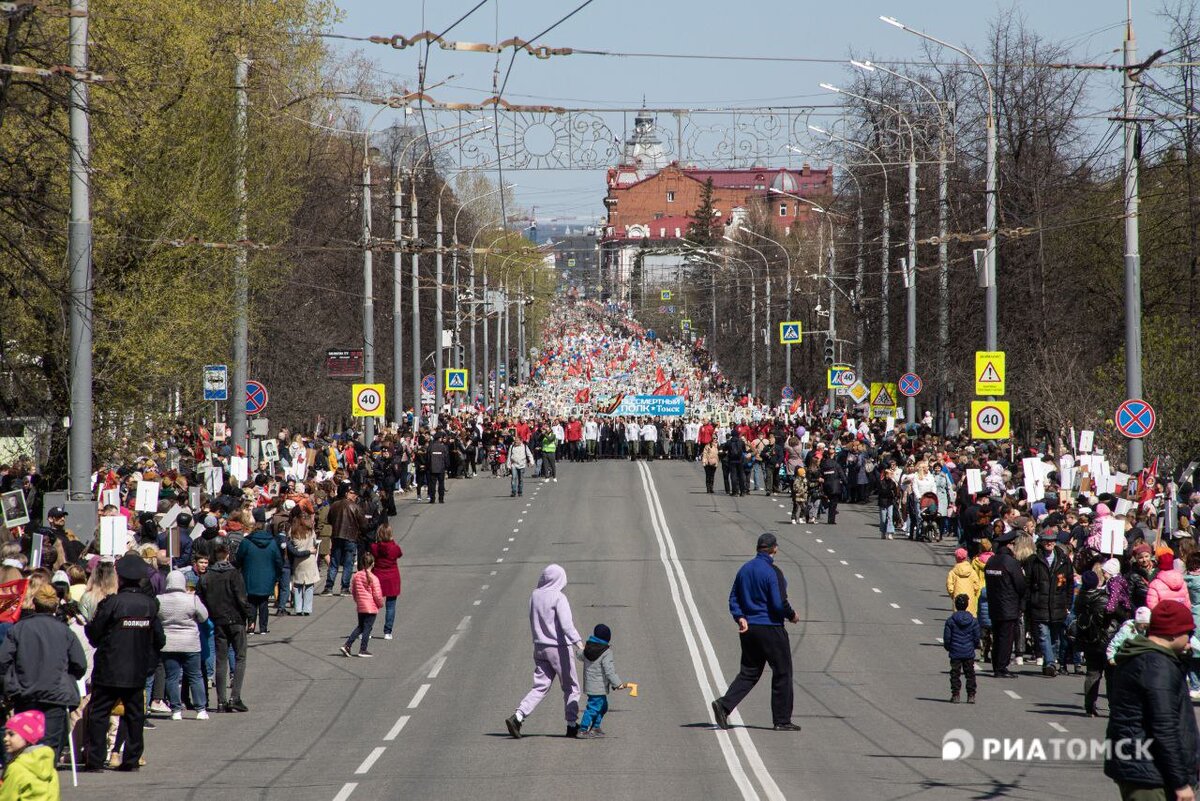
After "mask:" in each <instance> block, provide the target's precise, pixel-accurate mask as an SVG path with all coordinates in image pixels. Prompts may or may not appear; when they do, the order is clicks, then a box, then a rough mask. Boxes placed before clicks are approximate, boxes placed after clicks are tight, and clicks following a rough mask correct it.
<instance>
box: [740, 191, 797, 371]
mask: <svg viewBox="0 0 1200 801" xmlns="http://www.w3.org/2000/svg"><path fill="white" fill-rule="evenodd" d="M772 191H776V192H777V191H779V190H772ZM785 194H786V193H785ZM738 230H739V231H743V232H745V233H747V234H750V235H751V236H757V237H758V238H759V239H765V240H766V241H768V242H770V243H771V244H772V245H774V246H775V247H777V248H779V249H780V250H781V251H783V258H784V262H785V263H786V264H787V319H788V320H789V321H790V320H791V319H792V257H791V254H789V253H788V251H787V248H785V247H784V246H783V244H782V243H780V242H779V241H778V240H775V239H772V238H771V237H769V236H767V235H766V234H760V233H758V232H757V231H752V230H750V229H749V228H747V227H746V226H744V225H739V226H738ZM764 258H766V257H764ZM767 280H768V281H770V280H771V279H770V276H768V277H767ZM767 288H768V290H769V289H770V284H769V283H768V285H767ZM768 297H770V295H769V294H768ZM770 306H771V301H770V300H768V301H767V318H768V319H767V341H768V342H770V341H771V339H772V338H773V337H774V334H773V332H772V331H771V321H770V316H771V315H770ZM767 348H768V350H767V353H770V345H769V344H768V346H767ZM786 348H787V350H786V358H785V359H784V364H785V366H784V374H785V376H784V383H785V384H787V385H788V386H789V387H790V386H791V385H792V345H791V343H790V342H789V343H788V344H787V346H786ZM767 363H768V364H770V360H769V359H768V361H767ZM768 371H769V369H768Z"/></svg>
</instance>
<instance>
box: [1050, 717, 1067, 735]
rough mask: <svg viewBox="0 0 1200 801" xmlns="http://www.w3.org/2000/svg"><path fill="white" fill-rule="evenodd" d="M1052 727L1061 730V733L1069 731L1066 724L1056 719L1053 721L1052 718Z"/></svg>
mask: <svg viewBox="0 0 1200 801" xmlns="http://www.w3.org/2000/svg"><path fill="white" fill-rule="evenodd" d="M1050 728H1052V729H1054V730H1055V731H1057V732H1061V733H1063V734H1066V733H1067V727H1066V726H1064V725H1062V724H1061V723H1058V722H1056V721H1053V720H1052V721H1050Z"/></svg>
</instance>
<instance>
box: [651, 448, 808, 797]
mask: <svg viewBox="0 0 1200 801" xmlns="http://www.w3.org/2000/svg"><path fill="white" fill-rule="evenodd" d="M638 471H639V472H640V473H641V478H642V489H643V491H644V492H645V495H646V505H647V507H648V508H649V510H650V522H651V526H652V528H653V529H654V537H655V539H656V540H657V541H658V557H659V560H660V561H661V562H662V564H663V568H664V569H665V570H666V573H667V584H668V585H669V586H670V589H671V602H672V603H673V604H674V606H675V613H676V615H677V616H678V618H679V624H680V627H681V628H682V629H683V637H684V640H685V642H686V643H687V648H688V653H689V654H690V656H691V659H692V668H693V669H694V670H695V673H696V681H697V683H698V684H699V687H700V691H701V693H702V694H703V697H704V700H705V701H706V702H707V701H710V700H711V699H713V698H715V697H717V695H719V694H720V693H721V692H723V690H724V687H725V683H724V674H723V671H722V670H721V665H720V662H718V660H717V655H716V651H715V650H714V648H713V645H712V640H711V638H710V637H709V635H708V630H707V629H706V628H705V626H704V620H703V619H702V618H701V617H700V611H699V609H697V608H696V599H695V598H694V597H693V595H692V590H691V585H690V584H689V583H688V578H687V573H686V572H684V569H683V564H682V563H681V562H680V561H679V555H678V553H677V551H676V549H675V540H674V539H673V538H672V537H671V529H670V526H669V525H668V524H667V520H666V514H665V513H664V512H663V511H662V504H661V501H660V500H659V498H658V490H657V489H656V488H655V486H654V479H653V477H652V475H651V473H650V469H649V468H648V467H646V465H645V464H643V463H641V462H639V463H638ZM693 627H694V629H695V633H693ZM697 640H699V645H698V644H697ZM701 647H702V648H703V650H704V657H707V663H708V670H709V671H711V674H712V679H711V680H710V678H709V674H708V673H707V672H706V671H705V659H704V657H702V656H701ZM706 712H707V714H708V719H709V721H710V722H712V723H714V724H715V723H716V720H715V719H714V717H713V713H712V710H711V709H706ZM729 717H730V720H731V721H732V722H733V723H734V724H735V726H736V728H735V729H734V736H735V737H736V738H737V742H738V744H739V745H740V746H741V748H742V752H743V753H744V754H745V757H746V762H747V763H749V765H750V768H751V769H752V770H753V771H754V774H755V776H756V777H757V778H758V781H759V783H760V784H761V785H762V788H763V791H764V793H765V794H766V796H767V798H768V799H770V801H783V798H784V796H783V793H782V792H781V791H780V789H779V786H778V785H777V784H776V783H775V780H774V779H773V778H772V777H771V774H770V773H769V772H768V771H767V768H766V765H764V764H763V761H762V756H761V755H760V754H759V752H758V748H757V747H756V746H755V745H754V741H753V740H752V739H751V737H750V734H749V733H748V732H747V731H746V729H745V727H744V726H743V725H738V724H741V723H742V719H741V715H740V714H738V712H737V711H736V710H735V711H734V713H733V714H732V715H730V716H729ZM716 736H717V743H718V744H719V745H720V747H721V753H722V755H723V756H724V758H725V764H726V766H727V767H728V769H729V773H730V775H731V776H732V777H733V780H734V783H735V784H736V785H737V787H738V790H740V791H741V794H742V798H744V799H758V798H760V795H759V793H758V791H757V790H756V789H755V787H754V785H753V784H752V783H751V781H750V777H749V776H748V775H747V774H746V771H745V768H743V766H742V763H741V759H740V758H739V756H738V753H737V751H736V750H735V749H734V747H733V742H732V739H733V738H731V737H730V736H729V732H728V731H725V730H722V729H717V730H716Z"/></svg>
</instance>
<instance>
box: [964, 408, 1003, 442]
mask: <svg viewBox="0 0 1200 801" xmlns="http://www.w3.org/2000/svg"><path fill="white" fill-rule="evenodd" d="M1008 428H1009V417H1008V401H971V438H972V439H1008Z"/></svg>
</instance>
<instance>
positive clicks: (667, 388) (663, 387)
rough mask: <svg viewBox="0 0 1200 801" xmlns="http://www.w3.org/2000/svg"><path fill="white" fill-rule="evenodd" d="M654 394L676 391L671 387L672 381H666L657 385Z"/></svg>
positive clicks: (670, 393) (669, 393)
mask: <svg viewBox="0 0 1200 801" xmlns="http://www.w3.org/2000/svg"><path fill="white" fill-rule="evenodd" d="M654 394H655V395H674V394H675V392H674V390H672V389H671V382H670V381H664V382H663V383H661V384H659V385H658V386H657V387H655V388H654Z"/></svg>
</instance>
